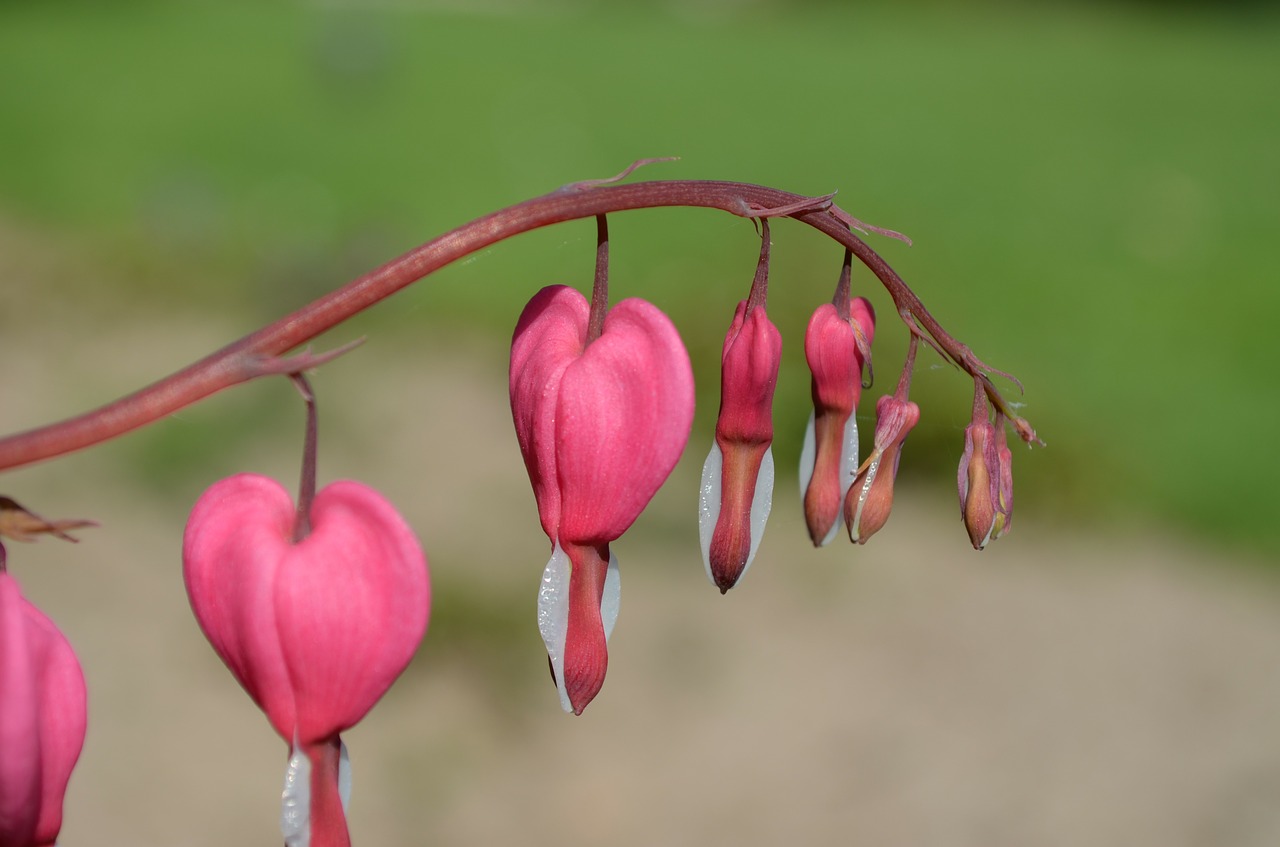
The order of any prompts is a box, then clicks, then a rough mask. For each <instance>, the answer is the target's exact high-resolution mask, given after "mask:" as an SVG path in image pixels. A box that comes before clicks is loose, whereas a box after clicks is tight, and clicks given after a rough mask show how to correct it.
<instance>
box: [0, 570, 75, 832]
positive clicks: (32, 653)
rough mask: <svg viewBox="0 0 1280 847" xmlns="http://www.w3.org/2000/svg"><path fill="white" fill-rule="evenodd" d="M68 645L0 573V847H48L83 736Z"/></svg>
mask: <svg viewBox="0 0 1280 847" xmlns="http://www.w3.org/2000/svg"><path fill="white" fill-rule="evenodd" d="M85 712H86V702H85V684H84V674H83V673H82V672H81V670H80V663H79V661H77V659H76V656H75V653H74V652H73V651H72V649H71V645H70V644H68V643H67V640H66V638H64V637H63V635H62V633H61V632H59V631H58V629H57V627H56V626H54V624H53V622H52V621H50V620H49V618H47V617H46V616H45V615H44V613H42V612H41V611H40V610H39V609H37V608H36V607H35V606H33V605H31V604H30V603H28V602H27V601H26V600H24V599H23V598H22V595H21V593H20V591H19V589H18V584H17V582H16V581H15V580H14V579H13V578H12V577H11V576H9V575H8V574H7V573H3V572H0V844H6V845H8V844H52V843H53V842H54V841H55V840H56V839H57V837H58V831H59V830H60V829H61V828H62V801H63V797H64V795H65V794H66V789H67V781H68V780H69V779H70V778H71V770H72V768H74V767H75V763H76V760H77V759H78V758H79V757H80V750H81V748H82V747H83V746H84V735H85Z"/></svg>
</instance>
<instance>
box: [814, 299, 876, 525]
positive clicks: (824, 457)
mask: <svg viewBox="0 0 1280 847" xmlns="http://www.w3.org/2000/svg"><path fill="white" fill-rule="evenodd" d="M874 334H875V311H874V309H872V307H871V303H870V302H869V301H868V300H867V299H866V298H864V297H857V298H854V299H853V300H852V301H849V317H848V318H842V317H841V316H840V312H839V311H838V310H837V308H836V306H834V305H832V304H830V303H826V304H823V305H822V306H819V307H818V308H817V310H816V311H815V312H814V313H813V317H812V318H810V320H809V326H808V329H807V330H806V331H805V337H804V355H805V359H806V360H807V361H808V363H809V370H810V371H811V372H812V374H813V381H812V394H813V413H812V414H811V415H810V416H809V424H808V426H807V428H806V429H805V435H804V447H803V449H802V450H801V454H800V491H801V494H802V496H803V498H804V517H805V523H806V524H807V525H808V528H809V538H810V539H811V540H812V541H813V543H814V546H818V547H820V546H823V545H825V544H829V543H830V542H831V539H833V538H835V534H836V530H837V528H838V527H839V524H840V509H841V505H842V504H843V502H844V499H845V495H846V493H847V492H848V490H849V487H850V486H851V485H852V484H853V480H854V476H855V474H856V472H857V467H858V420H857V408H858V399H859V398H860V397H861V395H862V369H863V365H864V364H865V363H866V362H867V360H868V357H869V354H870V349H871V347H870V345H871V341H872V338H873V336H874Z"/></svg>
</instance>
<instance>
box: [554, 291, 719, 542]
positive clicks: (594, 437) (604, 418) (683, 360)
mask: <svg viewBox="0 0 1280 847" xmlns="http://www.w3.org/2000/svg"><path fill="white" fill-rule="evenodd" d="M579 296H581V295H579ZM693 405H694V397H693V369H692V368H691V367H690V365H689V355H688V353H686V352H685V349H684V343H683V342H681V340H680V335H679V333H677V332H676V328H675V326H673V325H672V323H671V321H670V320H669V319H668V318H667V316H666V315H664V314H663V313H662V312H661V311H659V310H658V308H657V307H656V306H654V305H652V304H650V303H646V302H645V301H643V300H638V299H629V300H623V301H622V302H621V303H619V304H618V305H616V306H614V307H613V309H611V310H610V311H609V314H608V315H607V316H606V317H605V321H604V332H603V333H602V334H601V336H600V337H599V338H598V339H596V340H595V341H594V342H592V343H591V344H590V345H589V346H588V347H587V349H586V351H585V352H584V353H583V354H582V356H581V357H580V358H578V359H577V360H576V361H575V362H573V363H572V364H571V365H569V367H568V368H567V369H566V370H565V372H564V376H563V378H562V380H561V383H560V397H559V405H558V412H557V420H556V422H555V425H556V453H555V458H556V469H557V472H558V474H559V479H560V498H561V499H560V507H561V515H560V531H559V538H560V539H561V541H562V542H564V541H571V542H574V543H578V544H607V543H608V542H609V541H612V540H614V539H616V538H618V537H619V536H621V535H622V533H623V532H625V531H626V530H627V528H628V527H629V526H631V524H632V523H633V522H634V521H635V519H636V518H637V517H638V516H639V515H640V512H641V511H643V510H644V507H645V506H646V505H648V503H649V500H650V499H652V498H653V495H654V494H655V493H657V491H658V489H659V488H660V487H661V486H662V483H663V482H664V481H665V480H666V478H667V476H668V475H669V474H670V473H671V469H672V468H674V467H675V465H676V462H677V461H679V459H680V454H681V453H682V452H684V447H685V443H686V442H687V441H688V440H689V428H690V426H691V425H692V424H693Z"/></svg>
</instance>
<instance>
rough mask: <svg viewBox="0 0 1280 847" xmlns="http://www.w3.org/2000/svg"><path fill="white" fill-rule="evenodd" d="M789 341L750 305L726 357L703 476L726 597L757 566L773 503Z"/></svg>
mask: <svg viewBox="0 0 1280 847" xmlns="http://www.w3.org/2000/svg"><path fill="white" fill-rule="evenodd" d="M781 360H782V334H781V333H779V332H778V328H777V327H776V326H774V325H773V322H772V321H770V320H769V317H768V315H766V314H765V309H764V306H754V307H751V306H748V301H746V300H743V301H742V302H740V303H739V304H738V308H737V310H736V311H735V312H734V315H733V324H732V325H731V326H730V327H729V332H728V333H727V334H726V335H725V339H724V351H723V353H722V354H721V371H720V414H719V416H718V417H717V418H716V437H715V442H714V443H713V444H712V445H711V452H710V454H709V455H708V456H707V461H706V464H705V465H704V466H703V469H702V487H701V489H700V491H699V510H698V514H699V530H700V532H699V535H700V537H701V541H702V558H703V562H704V563H705V564H706V566H707V576H708V577H710V579H711V582H712V583H713V584H714V585H715V586H716V587H717V588H719V589H720V593H722V594H723V593H724V592H726V591H728V590H729V589H730V588H732V587H733V586H734V585H736V584H737V583H738V580H739V579H741V578H742V575H743V574H744V573H746V570H747V568H748V567H750V566H751V560H752V559H754V558H755V554H756V550H758V549H759V547H760V539H761V537H762V536H763V535H764V525H765V522H766V521H767V520H768V519H769V509H770V506H771V505H772V502H773V450H772V448H771V445H772V444H773V391H774V388H775V387H776V386H777V384H778V366H779V364H780V362H781Z"/></svg>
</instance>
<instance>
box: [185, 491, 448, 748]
mask: <svg viewBox="0 0 1280 847" xmlns="http://www.w3.org/2000/svg"><path fill="white" fill-rule="evenodd" d="M294 516H295V510H294V505H293V500H292V498H291V497H290V496H289V494H288V493H287V492H286V491H285V490H284V488H283V487H281V486H280V484H279V483H277V482H276V481H275V480H273V479H268V478H267V477H263V476H258V475H255V474H238V475H236V476H233V477H230V478H228V479H224V480H222V481H221V482H218V483H215V484H214V485H213V486H211V487H210V488H209V489H208V490H207V491H205V493H204V494H203V495H201V497H200V499H199V501H197V502H196V505H195V508H194V509H192V511H191V518H190V520H189V521H188V522H187V530H186V534H185V536H184V537H183V542H182V558H183V576H184V577H185V579H186V585H187V595H188V596H189V597H190V599H191V608H192V610H193V611H194V612H195V615H196V620H197V621H198V622H199V623H200V628H201V629H202V630H203V631H204V634H205V636H206V637H207V638H208V639H209V642H210V643H211V644H212V645H213V649H214V650H215V651H216V652H217V654H218V656H219V657H220V658H221V659H222V661H223V662H225V663H226V665H227V667H228V668H230V669H231V673H232V674H233V675H234V676H235V678H236V680H237V681H238V682H239V683H240V684H241V685H242V686H243V687H244V689H245V691H247V692H248V693H249V696H250V697H252V698H253V701H254V702H255V703H257V704H258V706H259V708H261V709H262V710H263V711H264V712H266V714H267V719H268V720H270V721H271V725H272V727H274V728H275V731H276V732H277V733H279V734H280V736H281V737H282V738H284V740H285V741H287V742H289V743H290V744H291V745H292V744H294V743H295V742H296V743H298V744H303V745H306V744H311V743H315V742H320V741H324V740H326V739H329V738H331V737H332V736H335V735H337V734H338V733H340V732H342V731H343V730H345V729H348V728H349V727H352V726H354V725H355V724H356V723H357V722H358V721H359V720H360V719H361V718H363V717H364V715H365V713H367V712H368V711H369V709H371V708H373V704H374V703H376V702H377V701H378V699H379V698H381V697H382V695H383V694H384V693H386V691H387V689H388V688H390V687H391V683H392V682H394V681H395V679H396V677H398V676H399V675H400V673H401V671H403V670H404V669H405V667H406V666H407V665H408V664H409V660H410V659H411V658H413V654H414V651H416V650H417V648H418V643H419V642H420V641H421V640H422V635H423V633H424V632H425V630H426V626H427V616H428V609H429V607H430V596H431V592H430V587H429V585H428V580H427V561H426V557H425V556H424V555H423V553H422V548H421V547H420V546H419V545H418V540H417V538H415V537H414V534H413V531H412V530H411V529H410V528H409V526H408V524H406V523H405V522H404V519H403V518H401V517H400V515H399V514H397V513H396V511H395V509H394V508H393V507H392V506H391V504H390V503H388V502H387V501H386V500H385V499H384V498H383V497H382V495H380V494H379V493H378V492H376V491H374V490H373V489H372V488H369V487H368V486H366V485H362V484H360V483H358V482H350V481H342V482H335V483H333V484H332V485H329V486H327V487H326V488H324V489H323V490H321V491H320V492H319V493H318V494H317V495H316V498H315V500H314V502H313V503H312V506H311V533H310V534H309V535H308V536H307V537H306V538H304V539H302V540H301V541H299V542H296V543H295V542H294V541H293V540H292V535H293V525H294Z"/></svg>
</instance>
